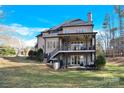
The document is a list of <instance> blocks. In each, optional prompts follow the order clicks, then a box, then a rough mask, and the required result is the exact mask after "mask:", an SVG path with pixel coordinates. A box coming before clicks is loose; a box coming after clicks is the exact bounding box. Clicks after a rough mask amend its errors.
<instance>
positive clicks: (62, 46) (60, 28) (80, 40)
mask: <svg viewBox="0 0 124 93" xmlns="http://www.w3.org/2000/svg"><path fill="white" fill-rule="evenodd" d="M93 26H94V25H93V21H92V14H91V13H88V21H83V20H81V19H74V20H70V21H66V22H64V23H62V24H60V25H57V26H55V27H52V28H50V29H49V30H47V31H44V32H42V34H40V35H38V36H37V48H38V49H39V48H42V49H43V51H44V54H45V55H46V56H45V57H46V58H47V62H51V61H52V62H54V61H57V62H59V63H60V65H61V67H65V68H68V67H74V66H82V67H86V66H88V65H94V64H95V60H96V32H93Z"/></svg>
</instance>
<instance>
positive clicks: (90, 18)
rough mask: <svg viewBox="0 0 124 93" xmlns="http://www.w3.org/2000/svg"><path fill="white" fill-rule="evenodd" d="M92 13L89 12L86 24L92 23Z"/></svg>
mask: <svg viewBox="0 0 124 93" xmlns="http://www.w3.org/2000/svg"><path fill="white" fill-rule="evenodd" d="M92 21H93V20H92V13H91V12H89V13H88V23H92Z"/></svg>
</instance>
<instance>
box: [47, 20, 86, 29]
mask: <svg viewBox="0 0 124 93" xmlns="http://www.w3.org/2000/svg"><path fill="white" fill-rule="evenodd" d="M79 25H88V24H87V22H85V21H83V20H81V19H73V20H69V21H66V22H63V23H62V24H60V25H57V26H54V27H52V28H50V29H49V30H58V29H61V28H62V27H66V26H79Z"/></svg>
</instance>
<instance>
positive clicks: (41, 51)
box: [37, 48, 43, 62]
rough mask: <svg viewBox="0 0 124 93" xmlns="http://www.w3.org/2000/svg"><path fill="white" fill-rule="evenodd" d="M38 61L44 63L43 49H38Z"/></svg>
mask: <svg viewBox="0 0 124 93" xmlns="http://www.w3.org/2000/svg"><path fill="white" fill-rule="evenodd" d="M37 60H38V61H40V62H42V61H43V49H41V48H40V49H38V51H37Z"/></svg>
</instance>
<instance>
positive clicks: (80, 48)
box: [59, 46, 95, 51]
mask: <svg viewBox="0 0 124 93" xmlns="http://www.w3.org/2000/svg"><path fill="white" fill-rule="evenodd" d="M59 50H61V51H62V50H64V51H68V50H95V46H88V47H72V46H62V47H61V48H59Z"/></svg>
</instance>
